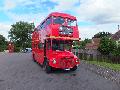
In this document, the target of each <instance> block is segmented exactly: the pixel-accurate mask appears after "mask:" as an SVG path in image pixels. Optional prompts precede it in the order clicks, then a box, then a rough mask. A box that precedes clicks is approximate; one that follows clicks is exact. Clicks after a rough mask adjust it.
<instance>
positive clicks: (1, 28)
mask: <svg viewBox="0 0 120 90" xmlns="http://www.w3.org/2000/svg"><path fill="white" fill-rule="evenodd" d="M10 28H11V25H10V24H6V23H0V34H1V35H3V36H4V37H5V38H6V39H8V31H9V30H10Z"/></svg>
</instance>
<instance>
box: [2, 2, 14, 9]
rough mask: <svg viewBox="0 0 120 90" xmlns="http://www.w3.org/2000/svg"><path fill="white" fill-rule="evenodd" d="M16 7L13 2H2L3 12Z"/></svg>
mask: <svg viewBox="0 0 120 90" xmlns="http://www.w3.org/2000/svg"><path fill="white" fill-rule="evenodd" d="M15 7H16V3H15V2H13V1H12V0H5V1H4V7H3V9H4V10H10V9H13V8H15Z"/></svg>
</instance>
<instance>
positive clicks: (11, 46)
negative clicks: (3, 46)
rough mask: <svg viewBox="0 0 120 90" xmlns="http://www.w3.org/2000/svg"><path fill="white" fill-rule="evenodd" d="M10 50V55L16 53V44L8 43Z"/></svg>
mask: <svg viewBox="0 0 120 90" xmlns="http://www.w3.org/2000/svg"><path fill="white" fill-rule="evenodd" d="M8 50H9V53H12V52H14V44H13V43H12V42H9V43H8Z"/></svg>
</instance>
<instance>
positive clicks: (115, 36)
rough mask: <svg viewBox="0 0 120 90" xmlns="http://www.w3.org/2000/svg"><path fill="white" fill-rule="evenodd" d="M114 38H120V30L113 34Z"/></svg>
mask: <svg viewBox="0 0 120 90" xmlns="http://www.w3.org/2000/svg"><path fill="white" fill-rule="evenodd" d="M112 39H114V40H119V39H120V30H119V31H118V32H116V33H115V34H113V35H112Z"/></svg>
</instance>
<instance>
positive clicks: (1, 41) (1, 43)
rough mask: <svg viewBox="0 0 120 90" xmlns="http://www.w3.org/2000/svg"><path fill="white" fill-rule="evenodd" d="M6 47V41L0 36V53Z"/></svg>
mask: <svg viewBox="0 0 120 90" xmlns="http://www.w3.org/2000/svg"><path fill="white" fill-rule="evenodd" d="M6 47H7V41H6V39H5V37H4V36H3V35H0V51H3V50H4V49H6Z"/></svg>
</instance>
